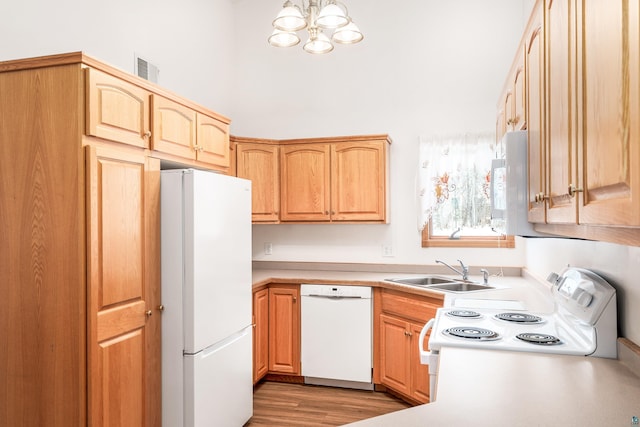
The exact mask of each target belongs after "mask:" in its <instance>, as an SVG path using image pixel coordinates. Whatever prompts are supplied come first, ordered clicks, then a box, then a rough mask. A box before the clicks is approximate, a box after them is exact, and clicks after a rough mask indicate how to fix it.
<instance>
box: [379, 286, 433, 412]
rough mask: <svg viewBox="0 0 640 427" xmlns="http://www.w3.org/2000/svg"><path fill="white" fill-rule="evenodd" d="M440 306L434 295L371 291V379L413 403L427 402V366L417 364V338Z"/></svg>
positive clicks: (425, 345) (425, 346)
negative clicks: (372, 332)
mask: <svg viewBox="0 0 640 427" xmlns="http://www.w3.org/2000/svg"><path fill="white" fill-rule="evenodd" d="M440 307H442V300H440V299H436V298H429V297H423V296H417V295H411V294H404V293H401V292H396V291H389V290H384V289H376V290H375V291H374V364H373V365H374V368H373V370H374V372H373V377H374V382H376V383H380V384H382V385H384V386H386V387H389V388H390V389H392V390H393V391H395V392H397V393H400V394H401V395H403V396H404V397H405V398H406V399H407V400H409V401H411V402H413V403H427V402H429V394H430V391H429V367H428V366H427V365H422V364H421V363H420V354H419V351H418V349H419V341H418V340H419V338H420V331H421V330H422V327H423V326H424V324H425V323H426V322H427V321H428V320H429V319H432V318H434V317H435V314H436V310H437V309H438V308H440ZM429 336H430V333H428V334H427V336H426V337H425V341H424V348H427V344H428V341H429Z"/></svg>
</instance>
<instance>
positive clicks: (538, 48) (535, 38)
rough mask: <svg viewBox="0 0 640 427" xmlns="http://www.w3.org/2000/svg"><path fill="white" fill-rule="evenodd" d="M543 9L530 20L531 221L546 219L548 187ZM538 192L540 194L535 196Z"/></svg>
mask: <svg viewBox="0 0 640 427" xmlns="http://www.w3.org/2000/svg"><path fill="white" fill-rule="evenodd" d="M543 17H544V9H543V8H542V4H541V3H539V2H538V3H536V6H535V8H534V10H533V13H532V19H531V20H530V21H529V26H528V27H527V32H526V33H525V34H526V35H525V40H526V41H527V42H526V64H527V72H526V77H527V84H526V93H527V96H526V98H527V138H528V149H529V153H528V154H529V156H528V158H529V177H528V178H529V197H528V200H529V208H528V212H529V213H528V219H529V222H545V221H546V209H545V202H544V200H539V197H540V195H544V194H545V191H546V173H547V169H546V168H547V164H546V145H545V143H546V138H545V122H544V119H545V101H544V100H545V94H544V90H545V86H544V46H545V45H544V28H543V24H544V20H543ZM536 195H537V196H538V197H536Z"/></svg>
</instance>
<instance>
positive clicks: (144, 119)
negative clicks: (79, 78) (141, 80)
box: [85, 68, 151, 148]
mask: <svg viewBox="0 0 640 427" xmlns="http://www.w3.org/2000/svg"><path fill="white" fill-rule="evenodd" d="M85 72H86V86H87V90H86V93H87V115H86V117H87V127H86V131H87V134H88V135H91V136H96V137H98V138H104V139H108V140H111V141H117V142H122V143H125V144H130V145H135V146H137V147H144V148H148V147H149V136H150V130H151V129H150V128H149V117H150V98H149V97H150V93H149V92H148V91H146V90H144V89H143V88H140V87H138V86H136V85H133V84H131V83H128V82H126V81H123V80H122V79H119V78H117V77H114V76H112V75H109V74H107V73H104V72H101V71H98V70H95V69H91V68H87V69H86V71H85Z"/></svg>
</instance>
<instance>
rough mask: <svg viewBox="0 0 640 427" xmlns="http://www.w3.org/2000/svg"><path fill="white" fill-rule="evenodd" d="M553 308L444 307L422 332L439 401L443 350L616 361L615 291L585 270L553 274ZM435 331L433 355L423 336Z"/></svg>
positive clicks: (423, 356)
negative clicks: (437, 379)
mask: <svg viewBox="0 0 640 427" xmlns="http://www.w3.org/2000/svg"><path fill="white" fill-rule="evenodd" d="M547 280H548V281H549V282H551V284H552V287H551V295H550V298H553V301H554V310H553V311H552V312H550V313H536V312H532V311H527V310H525V309H524V306H522V307H509V308H493V307H492V308H487V306H486V305H485V306H482V305H481V304H478V307H473V304H471V307H469V304H467V305H466V306H465V307H464V308H459V307H455V301H454V306H453V307H450V308H440V309H438V310H437V312H436V317H435V318H434V319H431V320H430V321H429V322H427V324H426V325H425V326H424V328H423V329H422V332H421V334H420V340H419V342H420V358H421V362H422V363H423V364H427V365H429V375H430V384H431V398H432V401H433V400H434V399H435V394H436V393H435V383H436V377H437V363H438V357H439V353H440V349H441V348H442V347H465V348H478V349H492V350H506V351H522V352H538V353H552V354H567V355H579V356H596V357H607V358H616V357H617V349H616V345H617V344H616V342H617V335H618V334H617V307H616V291H615V289H614V288H613V287H612V286H611V285H610V284H609V283H608V282H607V281H605V280H604V279H603V278H602V277H600V276H598V275H597V274H595V273H594V272H592V271H589V270H585V269H581V268H567V269H565V270H564V271H563V272H562V274H560V275H557V274H555V273H552V274H551V275H549V278H548V279H547ZM429 329H432V332H431V336H430V338H429V351H425V349H424V348H423V342H424V337H425V336H426V333H427V332H428V330H429Z"/></svg>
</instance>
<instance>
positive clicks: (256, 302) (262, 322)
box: [253, 288, 269, 384]
mask: <svg viewBox="0 0 640 427" xmlns="http://www.w3.org/2000/svg"><path fill="white" fill-rule="evenodd" d="M268 371H269V290H268V289H267V288H264V289H261V290H259V291H256V292H254V293H253V383H254V384H255V383H257V382H258V381H260V379H261V378H262V377H264V376H265V375H266V374H267V372H268Z"/></svg>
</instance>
